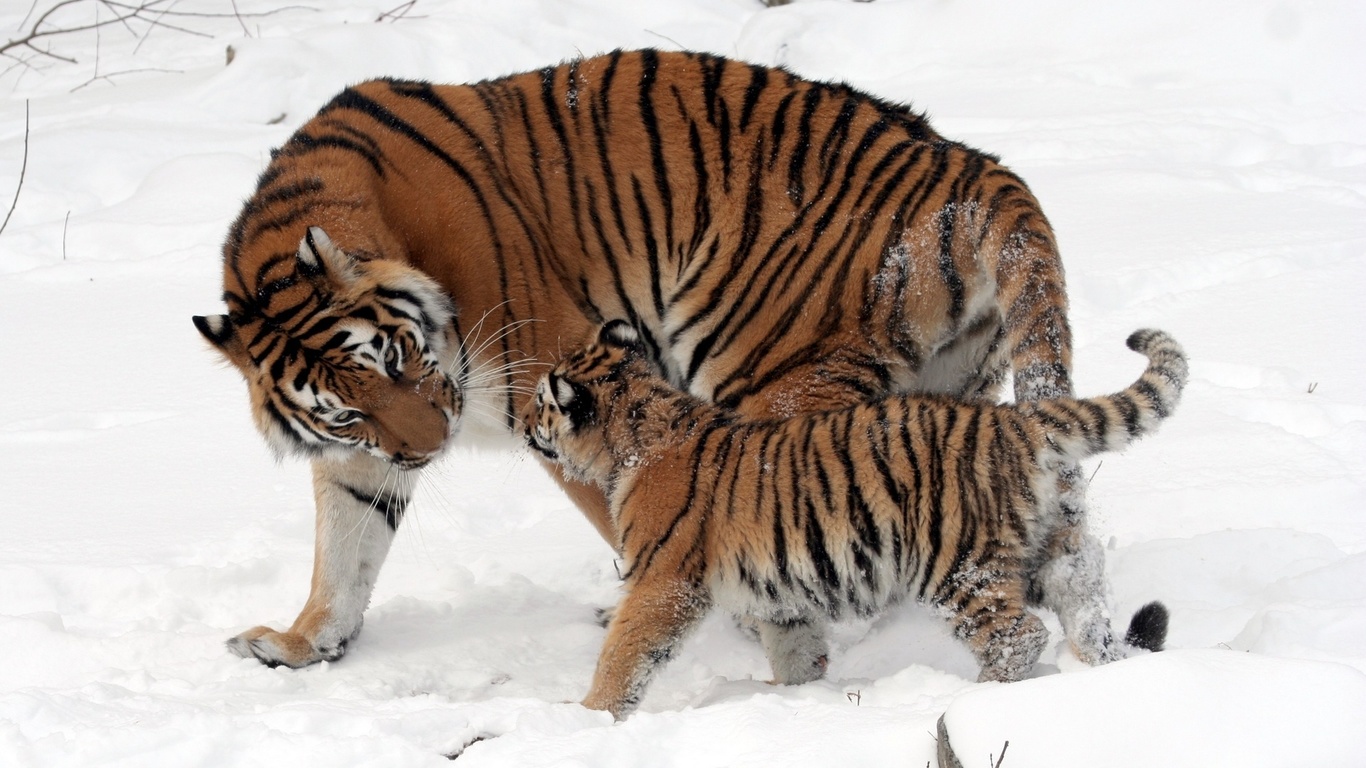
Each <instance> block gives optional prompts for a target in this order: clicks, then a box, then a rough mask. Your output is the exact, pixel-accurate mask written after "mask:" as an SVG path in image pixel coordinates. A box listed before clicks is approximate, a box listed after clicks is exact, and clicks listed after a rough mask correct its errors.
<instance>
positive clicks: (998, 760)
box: [987, 741, 1010, 768]
mask: <svg viewBox="0 0 1366 768" xmlns="http://www.w3.org/2000/svg"><path fill="white" fill-rule="evenodd" d="M1009 748H1010V742H1009V741H1007V742H1006V743H1005V746H1003V747H1001V756H1000V757H998V758H996V763H995V764H994V765H992V766H991V768H1001V761H1002V760H1004V759H1006V750H1007V749H1009ZM987 759H988V760H990V759H991V756H990V755H988V756H987Z"/></svg>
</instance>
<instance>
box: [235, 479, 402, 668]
mask: <svg viewBox="0 0 1366 768" xmlns="http://www.w3.org/2000/svg"><path fill="white" fill-rule="evenodd" d="M416 480H417V472H415V471H409V472H405V471H402V470H399V469H397V468H395V467H394V466H393V465H392V464H390V463H389V462H386V461H381V460H379V459H375V458H372V457H370V456H366V455H358V456H354V457H352V458H351V459H349V460H347V461H344V462H337V463H334V462H326V461H315V462H314V463H313V495H314V499H315V501H316V504H317V510H318V512H317V538H316V539H315V543H314V549H313V584H312V588H311V590H310V591H309V595H308V602H306V603H305V604H304V608H303V610H302V611H300V612H299V617H298V618H297V619H295V620H294V624H293V625H292V626H291V627H290V628H289V630H288V631H286V632H276V631H275V630H273V629H271V628H269V627H255V628H253V629H249V630H247V631H246V632H243V633H242V634H240V635H238V636H236V637H234V638H232V639H230V640H228V648H230V649H232V651H233V652H234V653H236V654H237V655H239V656H241V657H243V658H247V659H250V658H255V659H257V660H259V661H260V662H261V663H263V664H266V665H267V666H271V667H276V666H280V665H284V666H287V667H303V666H307V665H309V664H313V663H315V662H318V661H323V660H327V661H332V660H335V659H338V658H341V656H342V654H344V653H346V645H347V643H349V642H350V641H351V640H352V639H353V638H355V636H356V635H357V634H359V633H360V628H361V619H362V614H363V613H364V611H365V607H366V605H368V604H369V602H370V594H371V592H373V591H374V588H375V579H376V577H378V576H379V569H380V566H382V565H383V564H384V558H385V556H387V555H388V554H389V545H390V544H391V543H392V542H393V539H394V532H395V531H396V530H397V529H398V524H399V521H400V520H401V519H402V518H403V512H404V510H405V509H406V508H407V505H408V500H409V499H410V498H411V496H412V488H413V484H414V483H415V482H416Z"/></svg>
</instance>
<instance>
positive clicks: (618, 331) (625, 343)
mask: <svg viewBox="0 0 1366 768" xmlns="http://www.w3.org/2000/svg"><path fill="white" fill-rule="evenodd" d="M598 343H599V344H603V345H606V346H609V347H625V348H627V349H636V350H638V349H640V348H641V344H640V334H638V333H636V329H635V326H633V325H631V324H630V323H628V322H626V321H625V320H609V321H607V323H605V324H604V325H603V326H602V327H601V328H599V329H598Z"/></svg>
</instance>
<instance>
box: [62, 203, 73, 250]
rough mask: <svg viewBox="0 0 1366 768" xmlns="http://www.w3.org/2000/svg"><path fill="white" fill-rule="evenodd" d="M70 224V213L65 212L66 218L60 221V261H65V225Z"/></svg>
mask: <svg viewBox="0 0 1366 768" xmlns="http://www.w3.org/2000/svg"><path fill="white" fill-rule="evenodd" d="M70 223H71V211H67V212H66V218H65V219H63V220H62V261H66V225H68V224H70Z"/></svg>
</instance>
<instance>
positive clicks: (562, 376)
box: [522, 320, 657, 482]
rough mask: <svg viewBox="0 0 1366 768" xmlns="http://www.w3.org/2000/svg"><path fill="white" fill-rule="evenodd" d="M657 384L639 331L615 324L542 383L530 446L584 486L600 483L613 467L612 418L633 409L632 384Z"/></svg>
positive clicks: (530, 421)
mask: <svg viewBox="0 0 1366 768" xmlns="http://www.w3.org/2000/svg"><path fill="white" fill-rule="evenodd" d="M654 378H657V377H656V376H655V374H654V370H653V369H652V368H651V367H650V365H649V363H648V362H647V360H646V355H645V350H644V348H643V347H642V346H641V344H640V339H639V337H638V336H637V335H636V332H635V330H634V329H633V328H632V327H631V326H630V324H628V323H627V322H626V321H624V320H613V321H611V322H609V323H607V324H606V325H604V326H602V328H601V329H599V331H598V337H597V340H596V341H594V342H593V343H591V344H589V345H588V346H586V347H584V348H582V349H580V350H578V351H577V352H575V353H573V354H571V355H569V356H568V357H566V358H564V359H563V360H561V361H560V363H559V364H558V365H556V366H555V368H554V370H552V371H551V372H550V373H547V374H545V375H544V376H542V377H541V379H540V381H539V382H537V385H536V394H535V396H533V397H532V398H531V400H530V402H529V403H528V405H527V410H526V412H525V413H524V414H523V419H522V424H523V425H524V428H525V430H526V441H527V445H529V446H531V447H532V448H534V449H535V450H537V451H539V452H540V453H541V455H543V456H545V457H546V458H547V459H549V460H551V461H555V462H558V463H559V464H560V465H561V466H562V467H564V470H565V473H566V474H567V475H569V476H570V477H572V478H575V479H577V480H581V481H584V482H600V481H602V480H603V479H605V478H606V477H608V476H609V475H610V474H611V472H612V470H613V468H614V466H613V458H612V454H611V451H610V450H609V449H608V445H607V440H608V437H609V435H608V433H607V431H608V430H609V429H610V428H611V427H612V412H613V411H614V410H615V409H617V408H621V407H628V408H629V407H630V403H631V400H632V395H631V392H630V391H629V390H630V387H631V385H632V383H633V382H642V381H650V380H652V379H654Z"/></svg>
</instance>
